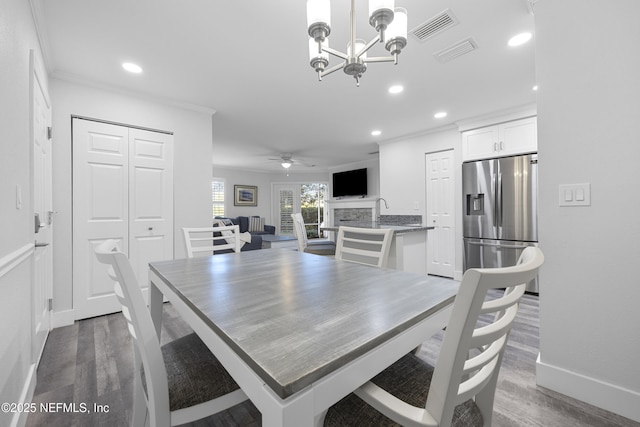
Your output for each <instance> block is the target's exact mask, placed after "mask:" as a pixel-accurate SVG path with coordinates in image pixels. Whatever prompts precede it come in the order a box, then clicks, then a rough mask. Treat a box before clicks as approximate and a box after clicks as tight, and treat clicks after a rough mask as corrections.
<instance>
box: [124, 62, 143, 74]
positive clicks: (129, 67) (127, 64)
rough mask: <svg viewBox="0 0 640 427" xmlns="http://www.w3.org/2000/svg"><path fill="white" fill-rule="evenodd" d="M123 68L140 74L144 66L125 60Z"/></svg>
mask: <svg viewBox="0 0 640 427" xmlns="http://www.w3.org/2000/svg"><path fill="white" fill-rule="evenodd" d="M122 68H124V69H125V70H127V71H128V72H130V73H135V74H140V73H141V72H142V68H141V67H140V66H139V65H136V64H133V63H131V62H125V63H124V64H122Z"/></svg>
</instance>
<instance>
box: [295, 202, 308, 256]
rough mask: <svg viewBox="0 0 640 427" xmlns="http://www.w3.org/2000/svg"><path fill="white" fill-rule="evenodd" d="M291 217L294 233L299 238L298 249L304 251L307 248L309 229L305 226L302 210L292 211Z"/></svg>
mask: <svg viewBox="0 0 640 427" xmlns="http://www.w3.org/2000/svg"><path fill="white" fill-rule="evenodd" d="M291 219H293V234H294V235H295V236H296V239H298V250H299V251H300V252H304V250H305V249H306V248H307V244H308V240H307V229H306V228H305V226H304V219H303V218H302V214H301V213H300V212H297V213H292V214H291Z"/></svg>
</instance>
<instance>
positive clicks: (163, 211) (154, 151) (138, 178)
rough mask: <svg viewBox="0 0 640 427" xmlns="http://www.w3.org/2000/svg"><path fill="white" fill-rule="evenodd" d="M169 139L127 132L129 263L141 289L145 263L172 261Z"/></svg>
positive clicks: (146, 271)
mask: <svg viewBox="0 0 640 427" xmlns="http://www.w3.org/2000/svg"><path fill="white" fill-rule="evenodd" d="M172 142H173V136H172V135H169V134H166V133H159V132H151V131H147V130H140V129H129V161H130V168H129V169H130V175H129V195H130V198H129V260H130V261H131V264H132V265H133V266H134V267H135V268H136V272H137V274H138V281H139V283H140V286H141V287H142V288H148V282H149V281H148V275H149V263H150V262H152V261H162V260H167V259H173V168H172V166H171V165H172V161H171V159H172V158H173V153H172V151H173V144H172Z"/></svg>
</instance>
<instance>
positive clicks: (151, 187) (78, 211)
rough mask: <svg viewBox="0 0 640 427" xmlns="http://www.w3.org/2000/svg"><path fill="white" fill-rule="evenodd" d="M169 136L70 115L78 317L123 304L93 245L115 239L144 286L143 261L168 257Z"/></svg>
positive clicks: (170, 228)
mask: <svg viewBox="0 0 640 427" xmlns="http://www.w3.org/2000/svg"><path fill="white" fill-rule="evenodd" d="M172 158H173V137H172V135H169V134H165V133H159V132H151V131H146V130H139V129H132V128H128V127H126V126H120V125H115V124H110V123H102V122H97V121H92V120H84V119H79V118H74V119H73V302H74V310H75V317H76V319H83V318H87V317H93V316H98V315H102V314H106V313H113V312H116V311H120V309H121V307H120V304H119V303H118V301H117V300H116V297H115V295H114V293H113V283H112V281H111V280H110V279H108V277H107V275H106V269H105V266H104V265H102V264H99V263H98V262H97V260H96V257H95V254H94V249H95V247H96V245H98V244H100V243H101V242H103V241H104V240H106V239H115V240H116V241H117V242H118V245H119V246H120V249H121V250H122V251H123V252H125V253H126V254H128V255H129V259H130V260H131V263H132V265H133V268H134V271H135V272H136V274H137V276H138V281H139V283H140V286H141V287H142V288H144V289H145V290H146V288H147V286H148V283H147V274H148V263H149V262H150V261H157V260H166V259H172V258H173V167H172Z"/></svg>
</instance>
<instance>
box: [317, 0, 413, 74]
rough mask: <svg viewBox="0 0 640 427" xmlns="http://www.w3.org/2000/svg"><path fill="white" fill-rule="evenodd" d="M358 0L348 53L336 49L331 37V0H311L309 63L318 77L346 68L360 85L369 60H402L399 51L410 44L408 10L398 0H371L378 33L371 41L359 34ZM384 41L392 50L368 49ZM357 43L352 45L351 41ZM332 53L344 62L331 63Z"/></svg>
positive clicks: (373, 19) (370, 13) (370, 20)
mask: <svg viewBox="0 0 640 427" xmlns="http://www.w3.org/2000/svg"><path fill="white" fill-rule="evenodd" d="M355 4H356V1H355V0H351V14H350V19H349V23H350V25H349V26H350V30H351V31H350V37H349V40H348V44H347V53H346V54H345V53H344V52H340V51H338V50H335V49H332V48H330V47H329V45H328V40H327V38H328V37H329V34H330V33H331V5H330V0H307V32H308V34H309V37H311V41H309V64H310V65H311V67H312V68H313V69H314V70H315V72H316V73H317V74H318V80H319V81H322V78H323V77H324V76H326V75H329V74H331V73H334V72H336V71H338V70H342V71H343V72H344V73H345V74H347V75H350V76H352V77H353V78H355V80H356V85H357V86H360V78H361V77H362V75H363V74H364V72H365V71H367V63H369V62H393V63H394V64H397V63H398V55H399V54H400V52H401V51H402V49H404V47H405V46H406V45H407V11H406V10H405V9H404V8H401V7H395V0H369V23H370V24H371V25H372V26H373V27H374V28H375V29H376V31H377V32H378V34H377V35H376V36H375V37H374V38H373V39H372V40H370V41H369V42H366V41H363V40H360V39H358V38H357V37H356V21H357V19H356V6H355ZM378 42H380V43H381V44H383V46H384V47H385V49H386V50H387V51H388V52H389V53H390V54H391V55H387V56H370V55H368V54H367V52H368V51H369V50H370V49H371V48H373V47H374V46H375V45H376V44H378ZM352 44H353V45H354V46H351V45H352ZM329 55H333V56H336V57H338V58H340V59H341V60H342V61H343V62H342V63H340V64H338V65H334V66H331V67H329Z"/></svg>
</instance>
